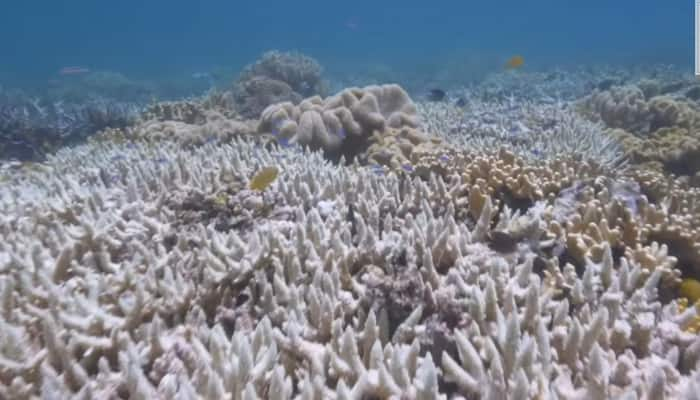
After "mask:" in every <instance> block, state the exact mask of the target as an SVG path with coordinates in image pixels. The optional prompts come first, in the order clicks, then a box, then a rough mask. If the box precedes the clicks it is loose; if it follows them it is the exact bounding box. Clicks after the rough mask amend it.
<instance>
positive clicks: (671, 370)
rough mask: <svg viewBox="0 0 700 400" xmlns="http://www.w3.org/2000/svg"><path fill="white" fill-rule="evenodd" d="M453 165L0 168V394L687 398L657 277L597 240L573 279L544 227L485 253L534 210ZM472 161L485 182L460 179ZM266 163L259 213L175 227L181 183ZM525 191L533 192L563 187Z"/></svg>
mask: <svg viewBox="0 0 700 400" xmlns="http://www.w3.org/2000/svg"><path fill="white" fill-rule="evenodd" d="M117 156H118V157H119V158H116V159H115V157H117ZM459 157H461V158H459ZM459 157H458V156H457V155H455V156H454V158H455V160H457V159H459V160H463V161H462V162H464V163H465V164H463V165H462V166H461V168H462V169H463V171H465V172H464V173H463V174H462V176H452V177H449V176H448V177H449V179H443V178H442V177H440V176H437V175H435V174H433V175H432V177H429V179H426V180H421V179H418V178H417V177H415V176H410V175H409V176H406V175H405V174H404V175H401V174H396V173H393V172H392V173H389V174H386V175H377V174H375V173H374V172H373V171H372V170H370V169H367V168H364V167H359V166H357V164H355V165H351V166H334V165H331V164H329V163H327V162H325V161H324V160H323V159H322V157H321V155H320V154H318V153H301V154H300V153H298V152H296V151H294V150H292V149H286V148H285V149H275V150H272V151H269V150H266V149H265V148H263V147H259V146H257V145H255V144H253V143H250V142H244V141H239V140H235V141H234V142H232V143H231V144H221V145H216V146H215V145H214V144H205V145H204V146H201V147H198V148H194V149H189V150H188V149H183V148H180V147H179V146H178V145H177V144H173V145H169V144H167V143H163V144H162V146H159V147H155V146H147V145H142V144H138V143H137V144H134V145H132V146H128V147H127V146H123V145H115V144H109V143H106V144H104V143H103V144H100V143H94V144H88V145H84V146H77V147H76V148H74V149H70V150H68V149H65V150H62V151H59V152H58V153H57V154H56V155H55V156H52V157H50V158H49V161H48V162H47V164H46V166H45V170H41V171H27V170H18V171H9V172H8V173H10V174H12V176H11V177H10V179H11V181H12V182H15V183H16V184H15V185H12V186H5V185H3V188H2V190H0V211H2V212H0V216H1V217H0V218H1V219H0V233H1V234H2V236H3V239H4V240H3V241H2V242H0V282H1V284H0V299H2V302H0V304H2V307H1V308H0V323H1V324H2V328H3V329H2V330H1V332H2V334H0V395H1V396H2V397H7V398H18V399H21V398H29V397H30V396H39V395H44V396H49V395H53V396H58V397H73V396H79V397H86V398H90V397H93V398H108V397H118V398H224V399H249V398H250V399H253V398H271V399H285V398H295V399H312V398H331V399H333V398H336V399H344V398H367V397H379V398H401V397H403V398H415V399H433V398H447V396H462V397H482V398H489V397H491V398H498V397H499V396H501V397H502V396H510V397H512V398H543V397H554V396H557V397H560V398H562V397H566V398H610V397H616V396H618V395H620V396H621V395H625V396H638V397H641V398H662V397H661V396H666V397H667V398H677V397H680V396H681V395H684V394H686V393H692V392H693V391H696V390H697V379H698V376H697V372H696V371H697V363H698V359H699V357H700V352H699V351H698V349H700V342H699V341H698V338H697V336H695V335H692V334H690V333H688V332H684V327H685V325H686V324H688V323H690V322H689V321H692V320H693V318H694V317H695V315H696V314H697V310H696V308H693V307H691V308H688V309H686V310H685V311H683V312H682V313H680V314H679V313H678V306H677V304H676V302H671V303H669V304H666V305H664V304H662V303H661V302H659V300H658V298H657V287H658V285H659V281H660V280H661V276H662V271H661V270H654V272H652V273H651V274H649V275H645V274H643V273H642V269H643V267H642V266H641V265H640V264H639V263H638V262H636V261H635V260H634V259H629V258H627V257H626V256H622V257H613V256H612V253H611V247H610V246H605V245H603V249H602V258H601V259H600V260H593V259H590V258H588V259H586V260H585V264H584V265H583V267H584V268H583V271H582V273H581V274H578V273H577V271H576V270H575V268H574V267H573V266H571V265H566V264H564V265H559V264H558V262H557V260H556V258H553V259H546V260H543V259H544V258H545V257H544V256H546V255H548V253H546V252H545V253H539V252H538V251H544V250H537V249H538V248H539V247H540V246H542V245H545V243H537V242H539V241H540V240H546V237H541V235H542V234H543V233H544V229H533V230H530V229H527V231H528V232H534V233H532V235H533V236H532V243H531V242H530V241H523V242H522V243H520V242H519V243H518V245H517V246H516V247H517V249H518V251H514V252H512V251H503V250H502V249H500V248H493V246H492V245H491V243H490V241H493V238H494V237H495V235H496V232H497V231H514V230H516V229H517V226H529V225H532V224H533V222H532V221H534V223H536V224H537V226H539V227H541V228H542V224H540V222H542V223H544V222H545V221H543V220H541V219H544V217H543V216H542V212H544V211H541V210H540V209H539V208H537V207H534V205H533V206H530V207H527V209H526V210H525V211H524V212H523V214H522V217H524V218H525V219H526V220H529V221H531V222H527V221H523V220H522V219H521V218H520V217H519V216H518V215H516V214H514V213H513V212H511V211H509V210H508V209H507V208H506V207H500V206H498V207H497V206H496V205H497V204H498V203H497V202H496V201H495V197H496V196H497V195H498V193H492V194H489V193H488V192H484V191H481V190H479V187H480V186H479V184H481V185H483V187H484V188H488V187H489V185H490V184H493V183H495V182H496V181H497V180H498V179H504V181H506V182H504V183H506V184H507V185H512V184H513V182H511V181H510V180H508V179H507V177H508V174H516V176H517V175H518V174H525V173H526V172H525V171H524V170H522V171H521V169H523V168H524V169H526V167H524V166H523V165H522V161H521V160H518V159H517V158H515V157H514V156H513V155H512V154H508V153H506V152H501V153H500V154H499V155H495V156H483V157H480V158H478V159H474V158H472V159H470V158H468V157H466V156H459ZM482 163H486V164H487V165H491V166H492V168H493V173H487V175H483V173H480V172H479V171H480V169H481V168H480V167H481V165H482ZM270 164H274V165H277V166H279V169H280V171H281V176H280V178H279V179H278V181H276V182H275V183H274V184H273V185H272V187H271V189H270V191H269V192H268V193H266V194H265V200H264V201H265V202H266V203H267V204H269V205H270V207H272V211H271V212H270V213H265V214H262V215H261V216H260V217H259V219H258V220H257V223H256V224H255V225H253V226H252V227H250V228H247V229H241V228H236V227H226V228H225V229H221V228H217V227H216V226H215V225H214V224H213V223H211V220H209V219H206V218H204V219H202V220H201V221H197V220H191V221H188V222H187V223H184V224H183V223H182V221H179V220H178V214H177V211H178V209H179V208H178V207H179V206H178V204H180V203H179V201H180V199H183V198H186V197H187V195H188V194H191V193H200V194H201V195H202V196H204V197H205V198H218V197H219V195H220V194H221V193H222V192H224V193H226V194H227V195H228V196H231V197H234V198H235V199H241V200H244V199H246V198H253V199H254V198H255V197H256V196H257V197H262V196H261V195H260V194H254V193H246V189H244V187H245V186H244V185H243V186H236V183H235V182H239V181H242V182H245V181H247V179H249V177H250V176H252V175H253V174H254V172H255V171H257V170H258V169H259V168H261V167H262V166H266V165H270ZM508 166H510V167H508ZM542 168H544V167H542ZM551 168H552V170H551V171H550V178H549V179H551V180H552V181H554V177H557V176H559V177H562V178H563V177H566V180H568V181H569V182H573V181H574V180H575V178H576V177H580V176H581V174H580V173H578V172H579V171H589V173H590V174H594V172H595V170H594V169H593V168H592V167H590V166H589V167H585V166H580V167H577V166H576V165H574V163H573V162H572V164H568V165H567V164H565V163H562V164H559V167H556V165H555V164H552V165H551ZM501 169H503V171H501V172H497V171H499V170H501ZM506 171H507V172H508V174H506ZM518 171H521V172H518ZM492 175H493V176H494V177H493V178H491V176H492ZM498 176H500V177H501V178H498ZM486 178H488V179H489V180H488V181H487V182H491V183H489V184H487V182H484V183H482V182H481V181H480V180H479V179H481V180H486ZM529 179H533V181H531V182H530V185H531V186H533V187H535V188H537V189H539V192H538V190H534V191H533V192H531V193H534V194H536V193H540V194H542V195H545V193H549V191H550V190H551V191H552V193H558V192H560V191H561V190H562V189H564V188H565V187H566V186H568V185H565V186H563V187H561V188H559V189H556V188H552V187H550V186H547V185H546V184H545V182H546V179H542V180H541V179H535V175H532V176H531V178H529ZM517 181H518V179H516V182H517ZM232 185H233V186H232ZM465 185H466V187H467V189H469V190H468V191H466V192H465V191H464V187H465ZM475 185H476V187H474V186H475ZM540 185H542V186H540ZM585 185H589V184H586V183H585V182H584V187H583V188H582V189H581V190H583V191H584V192H586V187H585ZM227 190H228V191H227ZM464 199H466V200H467V201H466V202H465V201H464ZM260 200H261V201H262V198H261V199H260ZM574 201H578V198H574ZM233 203H238V201H234V202H233ZM240 203H244V205H243V208H244V209H247V210H249V211H252V210H255V209H258V207H259V206H260V202H258V201H253V200H251V201H248V202H247V204H245V203H246V202H245V201H241V202H240ZM350 206H352V208H350ZM545 208H546V207H545ZM463 209H467V210H469V213H467V214H466V215H465V214H460V213H459V212H458V211H459V210H463ZM286 210H289V211H291V212H290V213H289V214H286V215H287V216H286V217H284V218H277V217H276V216H278V215H280V212H281V211H286ZM275 211H277V212H275ZM545 211H547V210H546V209H545ZM283 214H284V213H283ZM504 221H505V222H504ZM494 222H495V224H494ZM545 228H546V226H545ZM525 237H527V235H525V236H523V238H525ZM543 269H544V271H543ZM545 271H546V272H547V273H546V274H545V273H544V272H545ZM406 288H418V289H420V291H416V292H414V291H412V290H410V289H409V290H407V289H406ZM394 294H398V295H400V296H396V297H395V296H393V295H394ZM401 296H404V297H401ZM396 298H398V299H399V300H400V301H393V300H392V299H396ZM405 301H409V302H412V303H410V304H412V305H413V307H412V309H410V310H408V309H407V308H406V304H407V303H405ZM475 388H483V389H484V391H483V392H482V391H479V393H475Z"/></svg>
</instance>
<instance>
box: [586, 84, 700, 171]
mask: <svg viewBox="0 0 700 400" xmlns="http://www.w3.org/2000/svg"><path fill="white" fill-rule="evenodd" d="M691 89H692V88H691ZM691 89H688V84H687V83H685V82H684V81H679V82H676V83H673V84H668V85H662V84H661V83H660V82H659V81H656V80H649V79H647V80H642V81H639V82H638V83H637V84H636V85H626V86H619V87H613V88H611V89H608V90H604V91H596V92H594V93H592V94H591V95H589V96H587V97H585V98H584V99H582V100H581V101H579V103H578V108H579V110H580V111H581V113H582V114H583V115H585V116H586V117H588V118H590V119H592V120H596V121H601V122H602V123H604V124H605V125H606V126H607V127H608V128H610V132H609V134H610V136H612V137H615V138H616V139H618V140H619V141H620V142H621V143H622V145H623V147H624V148H625V152H626V153H627V155H628V156H629V159H630V161H632V162H633V163H636V164H644V165H646V166H647V167H651V168H655V169H658V170H662V171H665V172H669V173H673V174H676V175H685V176H690V177H693V176H694V175H696V174H697V173H699V172H700V162H698V159H699V157H698V156H699V155H700V137H699V136H698V132H699V131H700V129H699V128H700V117H699V116H700V107H699V106H698V105H697V104H696V103H695V102H694V100H692V99H691V98H688V97H687V96H686V95H685V93H687V92H689V91H690V90H691ZM679 93H680V94H679Z"/></svg>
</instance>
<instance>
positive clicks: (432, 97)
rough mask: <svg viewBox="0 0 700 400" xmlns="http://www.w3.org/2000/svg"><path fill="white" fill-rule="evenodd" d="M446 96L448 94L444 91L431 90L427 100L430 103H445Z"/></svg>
mask: <svg viewBox="0 0 700 400" xmlns="http://www.w3.org/2000/svg"><path fill="white" fill-rule="evenodd" d="M446 96H447V93H446V92H445V91H444V90H442V89H430V91H429V92H428V96H427V99H428V101H443V100H445V97H446Z"/></svg>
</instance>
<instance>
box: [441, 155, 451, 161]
mask: <svg viewBox="0 0 700 400" xmlns="http://www.w3.org/2000/svg"><path fill="white" fill-rule="evenodd" d="M439 159H440V161H442V162H448V161H450V157H448V156H447V154H443V155H441V156H440V157H439Z"/></svg>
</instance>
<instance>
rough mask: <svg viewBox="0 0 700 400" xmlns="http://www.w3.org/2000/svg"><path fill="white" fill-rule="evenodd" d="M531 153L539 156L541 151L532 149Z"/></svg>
mask: <svg viewBox="0 0 700 400" xmlns="http://www.w3.org/2000/svg"><path fill="white" fill-rule="evenodd" d="M532 154H533V155H534V156H535V157H538V158H539V157H541V156H542V151H541V150H540V149H532Z"/></svg>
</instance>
